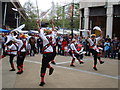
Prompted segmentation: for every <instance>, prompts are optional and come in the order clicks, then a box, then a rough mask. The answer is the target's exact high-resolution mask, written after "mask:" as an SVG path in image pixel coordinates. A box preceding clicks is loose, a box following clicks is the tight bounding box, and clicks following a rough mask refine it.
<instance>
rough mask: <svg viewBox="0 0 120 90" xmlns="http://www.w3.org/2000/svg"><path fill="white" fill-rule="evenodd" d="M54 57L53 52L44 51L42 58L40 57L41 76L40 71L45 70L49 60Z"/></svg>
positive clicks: (43, 71)
mask: <svg viewBox="0 0 120 90" xmlns="http://www.w3.org/2000/svg"><path fill="white" fill-rule="evenodd" d="M53 58H54V56H53V53H46V54H43V58H42V67H41V77H42V73H45V72H46V68H47V66H48V65H49V62H50V61H51V60H52V59H53Z"/></svg>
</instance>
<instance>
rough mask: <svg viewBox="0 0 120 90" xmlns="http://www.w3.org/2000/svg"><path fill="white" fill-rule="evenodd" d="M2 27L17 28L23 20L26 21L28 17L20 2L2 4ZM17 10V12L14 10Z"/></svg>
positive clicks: (0, 23)
mask: <svg viewBox="0 0 120 90" xmlns="http://www.w3.org/2000/svg"><path fill="white" fill-rule="evenodd" d="M0 7H1V8H0V13H1V14H0V25H1V26H0V27H2V28H4V29H5V27H6V26H9V27H10V28H16V27H17V26H19V25H20V22H21V21H22V20H26V18H27V15H26V13H25V11H24V9H23V7H22V6H21V4H20V2H19V0H7V2H6V1H4V0H3V1H1V2H0ZM12 8H14V9H17V11H15V10H13V9H12Z"/></svg>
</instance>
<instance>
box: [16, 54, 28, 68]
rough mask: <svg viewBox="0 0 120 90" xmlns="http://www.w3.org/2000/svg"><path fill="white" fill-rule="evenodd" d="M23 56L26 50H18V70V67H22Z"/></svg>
mask: <svg viewBox="0 0 120 90" xmlns="http://www.w3.org/2000/svg"><path fill="white" fill-rule="evenodd" d="M25 56H26V52H20V55H18V56H17V67H18V70H19V69H20V68H22V66H23V63H24V59H25Z"/></svg>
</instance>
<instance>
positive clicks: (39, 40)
mask: <svg viewBox="0 0 120 90" xmlns="http://www.w3.org/2000/svg"><path fill="white" fill-rule="evenodd" d="M37 48H38V53H39V52H40V53H42V48H43V40H42V39H41V38H40V37H39V38H38V39H37Z"/></svg>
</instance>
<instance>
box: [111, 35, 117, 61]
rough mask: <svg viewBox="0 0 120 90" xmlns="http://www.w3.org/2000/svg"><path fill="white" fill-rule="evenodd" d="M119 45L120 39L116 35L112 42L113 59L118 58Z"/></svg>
mask: <svg viewBox="0 0 120 90" xmlns="http://www.w3.org/2000/svg"><path fill="white" fill-rule="evenodd" d="M117 46H118V40H117V37H114V39H113V40H112V42H111V58H112V59H115V58H116V53H117Z"/></svg>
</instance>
